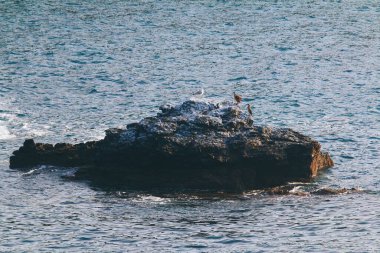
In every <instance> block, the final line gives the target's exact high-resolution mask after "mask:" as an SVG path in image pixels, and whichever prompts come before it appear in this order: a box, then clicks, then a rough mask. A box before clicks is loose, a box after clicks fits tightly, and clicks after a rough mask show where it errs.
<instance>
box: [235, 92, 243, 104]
mask: <svg viewBox="0 0 380 253" xmlns="http://www.w3.org/2000/svg"><path fill="white" fill-rule="evenodd" d="M234 99H235V101H236V104H239V103H240V102H241V100H242V97H241V96H240V95H238V94H236V93H235V92H234Z"/></svg>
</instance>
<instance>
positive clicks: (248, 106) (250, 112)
mask: <svg viewBox="0 0 380 253" xmlns="http://www.w3.org/2000/svg"><path fill="white" fill-rule="evenodd" d="M247 110H248V113H249V115H251V117H252V115H253V114H252V109H251V105H250V104H248V105H247Z"/></svg>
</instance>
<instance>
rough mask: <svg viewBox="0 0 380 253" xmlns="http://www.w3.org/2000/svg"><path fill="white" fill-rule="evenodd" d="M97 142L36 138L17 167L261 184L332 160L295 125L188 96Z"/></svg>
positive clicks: (176, 182)
mask: <svg viewBox="0 0 380 253" xmlns="http://www.w3.org/2000/svg"><path fill="white" fill-rule="evenodd" d="M160 109H161V111H162V112H161V113H159V114H158V115H157V116H156V117H148V118H145V119H143V120H141V121H140V122H139V123H133V124H129V125H128V126H127V128H126V129H109V130H107V131H106V137H105V138H104V139H103V140H101V141H98V142H87V143H81V144H76V145H72V144H64V143H61V144H56V145H55V146H53V145H50V144H41V143H37V144H35V143H34V141H33V140H26V141H25V143H24V145H23V146H22V147H21V148H20V149H19V150H17V151H15V152H14V153H13V156H12V157H11V159H10V167H11V168H23V167H30V166H34V165H37V164H50V165H56V166H64V167H80V169H79V170H78V172H77V174H76V176H77V177H79V178H90V179H93V180H102V181H107V182H109V183H115V184H123V185H125V186H127V187H131V188H144V189H152V188H170V189H171V188H175V189H178V188H180V189H211V190H214V189H215V190H219V189H223V190H234V191H241V190H246V189H258V188H264V187H268V186H275V185H281V184H284V183H286V182H289V181H293V180H309V179H310V178H312V177H313V176H315V175H317V173H318V171H319V170H322V169H325V168H329V167H332V166H333V161H332V160H331V158H330V156H329V155H328V154H327V153H322V152H321V151H320V149H321V146H320V144H319V143H318V142H316V141H314V140H312V139H311V138H309V137H307V136H304V135H302V134H300V133H297V132H295V131H293V130H291V129H275V128H269V127H261V126H252V125H251V123H252V119H251V118H250V117H249V115H247V114H245V113H244V112H243V111H242V110H241V109H240V108H239V107H238V106H236V105H234V104H232V103H222V104H212V103H206V102H195V101H187V102H185V103H183V104H182V105H178V106H176V107H173V106H170V105H166V106H163V107H161V108H160Z"/></svg>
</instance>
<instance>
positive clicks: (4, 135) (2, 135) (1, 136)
mask: <svg viewBox="0 0 380 253" xmlns="http://www.w3.org/2000/svg"><path fill="white" fill-rule="evenodd" d="M14 137H15V136H14V135H13V134H11V133H10V132H9V130H8V128H7V127H6V126H2V125H0V140H7V139H11V138H14Z"/></svg>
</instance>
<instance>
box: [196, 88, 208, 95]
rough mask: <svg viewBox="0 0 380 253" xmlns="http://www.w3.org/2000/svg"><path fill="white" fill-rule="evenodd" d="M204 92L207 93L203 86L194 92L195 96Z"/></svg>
mask: <svg viewBox="0 0 380 253" xmlns="http://www.w3.org/2000/svg"><path fill="white" fill-rule="evenodd" d="M203 94H205V90H204V89H203V88H201V89H200V90H198V91H196V92H195V93H193V95H194V96H203Z"/></svg>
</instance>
